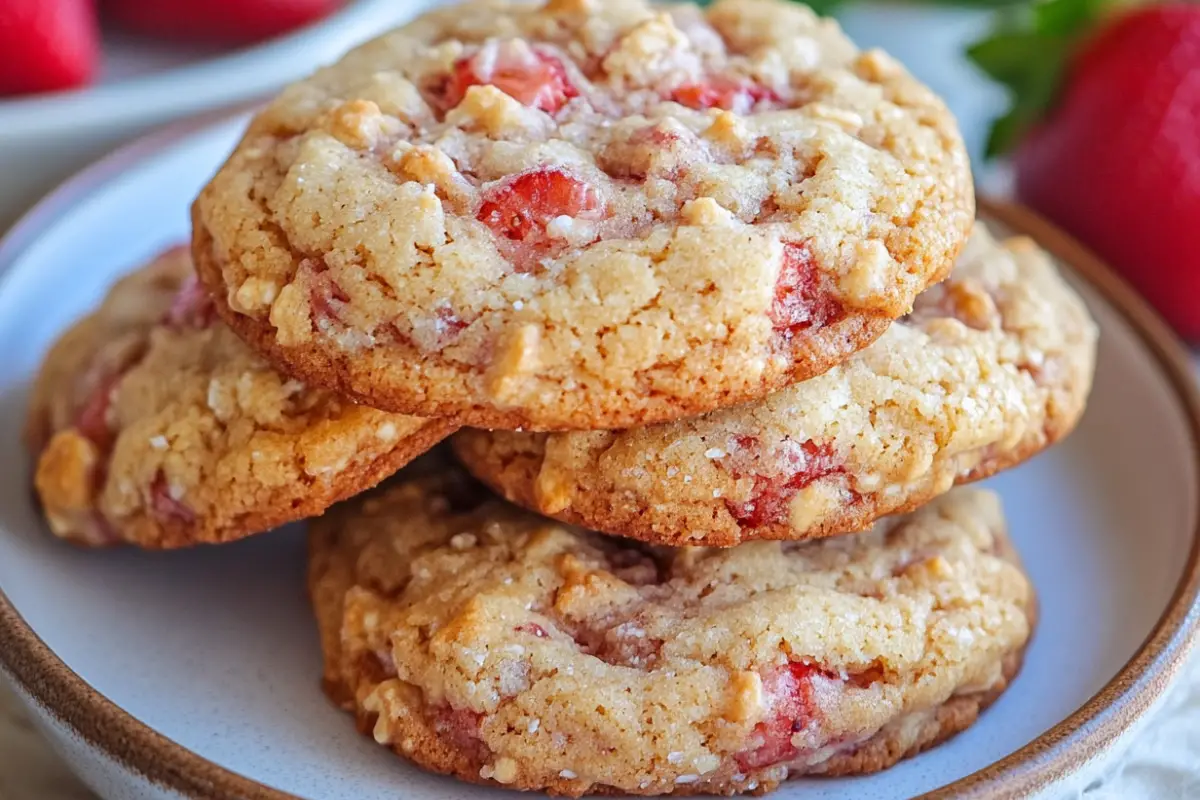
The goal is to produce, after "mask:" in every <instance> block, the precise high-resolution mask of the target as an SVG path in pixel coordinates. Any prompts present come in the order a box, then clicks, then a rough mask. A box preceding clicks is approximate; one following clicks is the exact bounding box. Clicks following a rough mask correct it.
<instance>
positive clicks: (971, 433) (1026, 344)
mask: <svg viewBox="0 0 1200 800" xmlns="http://www.w3.org/2000/svg"><path fill="white" fill-rule="evenodd" d="M1095 348H1096V327H1095V325H1094V323H1093V322H1092V320H1091V318H1090V316H1089V315H1088V312H1087V309H1086V307H1085V306H1084V304H1083V301H1082V300H1081V299H1080V298H1079V296H1078V295H1076V294H1075V292H1074V291H1073V290H1072V289H1071V288H1070V287H1069V286H1068V285H1067V284H1066V283H1065V282H1064V281H1063V279H1062V278H1061V277H1060V276H1059V274H1058V272H1057V270H1056V269H1055V267H1054V265H1053V264H1052V263H1051V261H1050V259H1049V257H1048V256H1047V255H1046V254H1045V253H1044V252H1042V251H1041V250H1040V249H1039V248H1038V247H1037V246H1035V245H1034V244H1033V242H1031V241H1029V240H1028V239H1025V238H1013V239H1008V240H1006V241H1003V242H999V241H996V240H995V239H993V238H992V236H991V234H990V233H989V232H988V231H987V230H986V229H985V227H984V226H983V224H982V223H980V224H977V225H976V228H975V233H974V234H973V235H972V238H971V240H970V242H969V243H968V245H967V248H966V250H965V251H964V253H963V255H962V257H961V258H960V260H959V263H958V266H957V267H956V268H955V271H954V272H953V274H952V275H951V276H950V278H949V280H947V281H946V282H944V283H942V284H940V285H938V286H935V287H933V288H931V289H929V290H928V291H926V292H925V293H924V294H922V295H921V296H920V297H919V298H918V299H917V302H916V307H915V309H914V311H913V312H912V313H911V314H910V315H908V316H907V317H905V318H904V319H903V320H901V321H899V322H897V323H895V324H894V325H892V327H891V328H890V329H889V330H888V332H887V333H886V334H884V336H883V337H882V338H881V339H880V340H879V341H878V342H876V343H875V344H873V345H872V346H871V347H869V348H867V349H865V350H863V351H862V352H860V353H858V354H856V355H855V356H854V357H853V358H851V359H850V360H849V361H847V362H846V363H845V364H842V365H840V366H838V367H835V368H834V369H832V370H830V371H829V372H827V373H825V374H824V375H822V376H820V377H817V378H814V379H812V380H809V381H805V382H803V383H798V384H795V385H793V386H790V387H788V388H787V389H783V390H781V391H779V392H776V393H774V394H772V395H770V396H768V397H767V398H766V399H764V400H762V401H760V402H758V403H755V404H750V405H745V406H741V407H738V408H732V409H725V410H722V411H716V412H713V413H710V414H708V415H706V416H704V417H700V418H696V419H689V420H682V421H679V422H674V423H669V424H664V425H657V426H652V427H648V428H640V429H634V430H628V431H622V432H570V433H554V434H531V433H513V432H503V431H497V432H494V433H489V432H486V431H480V430H464V431H462V432H461V433H460V434H458V436H457V437H456V439H455V447H456V450H457V452H458V454H459V455H460V457H461V458H462V460H463V462H464V463H465V464H466V465H467V466H468V467H469V468H470V469H471V471H472V472H473V473H474V474H475V475H476V476H477V477H479V478H480V479H482V480H483V481H485V482H486V483H488V484H490V485H491V486H492V487H494V488H495V489H496V490H497V491H499V492H501V493H502V494H504V495H505V496H506V497H508V498H509V499H511V500H513V501H515V502H517V503H520V504H521V505H524V506H527V507H529V508H532V509H536V510H538V511H540V512H542V513H543V514H549V515H551V516H554V517H557V518H558V519H562V520H565V521H569V522H573V523H576V524H579V525H584V526H586V527H588V528H593V529H595V530H601V531H605V532H607V533H615V534H621V535H624V536H633V537H636V538H639V539H644V540H647V541H652V542H658V543H663V544H675V545H683V544H704V545H710V546H727V545H733V544H737V543H738V542H741V541H746V540H750V539H797V540H799V539H810V538H815V537H820V536H826V535H830V534H836V533H842V532H845V531H851V530H862V529H864V528H866V527H867V526H869V525H870V524H871V523H872V522H873V521H874V520H875V519H877V518H878V517H880V516H882V515H884V514H893V513H901V512H904V511H909V510H912V509H913V508H916V507H917V506H919V505H920V504H921V503H924V502H926V501H928V500H929V499H930V498H931V497H935V496H936V495H939V494H941V493H943V492H945V491H946V490H947V489H949V488H950V487H951V486H952V485H954V484H955V483H961V482H965V481H971V480H976V479H979V478H983V477H986V476H988V475H992V474H994V473H996V472H999V471H1000V470H1002V469H1005V468H1008V467H1011V466H1013V465H1014V464H1017V463H1019V462H1021V461H1022V460H1024V459H1026V458H1029V457H1030V456H1032V455H1034V454H1036V453H1038V452H1039V451H1041V450H1042V449H1044V448H1046V447H1047V446H1049V445H1051V444H1053V443H1054V442H1056V441H1058V440H1059V439H1061V438H1062V437H1063V436H1065V435H1066V434H1067V433H1069V432H1070V431H1071V429H1072V428H1073V427H1074V426H1075V424H1076V422H1077V421H1078V420H1079V417H1080V416H1081V414H1082V413H1083V409H1084V405H1085V403H1086V399H1087V395H1088V392H1089V390H1090V389H1091V384H1092V371H1093V366H1094V363H1095Z"/></svg>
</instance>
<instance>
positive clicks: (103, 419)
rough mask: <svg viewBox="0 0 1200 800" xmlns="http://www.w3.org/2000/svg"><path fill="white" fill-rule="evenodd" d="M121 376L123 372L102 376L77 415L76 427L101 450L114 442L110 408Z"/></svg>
mask: <svg viewBox="0 0 1200 800" xmlns="http://www.w3.org/2000/svg"><path fill="white" fill-rule="evenodd" d="M121 377H122V374H121V373H120V372H117V373H114V374H112V375H106V376H104V377H103V378H101V379H100V381H99V382H98V383H97V384H96V386H95V388H94V389H92V393H91V394H89V395H88V396H87V399H86V400H84V401H83V405H82V406H80V408H79V413H78V414H76V415H75V425H74V427H75V429H76V430H78V431H79V433H80V434H82V435H83V436H84V437H85V438H87V439H89V440H91V442H92V443H93V444H95V445H96V447H98V448H100V449H101V450H107V449H108V448H109V445H111V444H112V438H113V431H112V429H111V428H110V427H109V425H108V409H109V406H111V405H112V396H113V392H114V391H116V388H117V384H119V383H120V382H121Z"/></svg>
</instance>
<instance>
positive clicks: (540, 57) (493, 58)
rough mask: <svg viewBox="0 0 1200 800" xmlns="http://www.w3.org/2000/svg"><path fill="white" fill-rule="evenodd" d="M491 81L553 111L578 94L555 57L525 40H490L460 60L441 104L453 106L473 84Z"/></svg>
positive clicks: (530, 103) (516, 96) (534, 105)
mask: <svg viewBox="0 0 1200 800" xmlns="http://www.w3.org/2000/svg"><path fill="white" fill-rule="evenodd" d="M482 84H490V85H492V86H495V87H496V88H497V89H499V90H500V91H502V92H504V93H505V94H506V95H508V96H509V97H512V98H513V99H515V100H517V101H519V102H521V103H523V104H525V105H527V106H529V107H530V108H537V109H540V110H542V111H546V112H549V113H551V114H553V113H554V112H555V111H558V110H559V109H560V108H562V107H563V106H564V105H565V104H566V102H567V101H568V100H570V99H571V98H572V97H577V96H578V95H579V92H578V90H576V88H575V86H574V85H573V84H572V83H571V81H570V79H569V78H568V77H567V70H566V68H565V67H563V64H562V62H561V61H559V60H558V59H557V58H555V57H554V56H552V55H550V54H548V53H543V52H540V51H537V50H534V49H532V48H531V47H530V46H529V45H527V44H526V43H525V42H522V41H511V42H488V43H487V44H485V45H484V46H483V47H481V48H480V49H479V52H477V53H476V54H475V55H473V56H470V57H467V58H463V59H460V60H459V61H458V62H457V63H455V65H454V72H453V74H452V75H451V76H450V79H449V81H448V82H447V84H446V87H445V94H444V97H443V98H442V105H443V107H445V108H454V107H455V106H457V105H458V104H459V103H460V102H462V99H463V97H464V96H466V94H467V89H469V88H471V87H472V86H479V85H482Z"/></svg>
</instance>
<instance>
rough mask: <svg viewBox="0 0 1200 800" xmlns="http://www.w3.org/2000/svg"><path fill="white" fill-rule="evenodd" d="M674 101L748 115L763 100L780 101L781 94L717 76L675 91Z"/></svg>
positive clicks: (750, 83)
mask: <svg viewBox="0 0 1200 800" xmlns="http://www.w3.org/2000/svg"><path fill="white" fill-rule="evenodd" d="M671 99H672V100H674V101H675V102H676V103H679V104H680V105H681V106H687V107H688V108H695V109H697V110H703V109H706V108H721V109H724V110H726V111H734V112H736V113H738V114H747V113H749V112H750V111H751V110H753V109H754V107H755V106H757V105H758V104H759V103H762V102H764V101H766V102H772V103H774V102H778V101H779V95H777V94H775V92H774V91H773V90H771V89H769V88H767V87H766V86H763V85H762V84H758V83H755V82H754V81H751V80H749V79H747V78H731V77H729V76H727V75H714V76H712V77H710V78H708V79H707V80H706V81H704V82H703V83H689V84H686V85H684V86H680V87H678V88H676V89H675V90H674V91H672V92H671Z"/></svg>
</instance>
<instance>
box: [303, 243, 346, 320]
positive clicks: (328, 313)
mask: <svg viewBox="0 0 1200 800" xmlns="http://www.w3.org/2000/svg"><path fill="white" fill-rule="evenodd" d="M296 279H297V281H300V282H301V285H304V284H305V283H307V285H308V302H309V305H310V306H312V315H313V324H315V325H316V326H317V329H318V330H322V329H324V328H325V327H327V326H328V325H329V323H330V322H336V323H341V322H342V317H341V315H342V311H343V309H344V308H345V306H346V303H348V302H349V301H350V297H349V295H347V294H346V293H345V292H344V291H342V287H340V286H338V285H337V281H335V280H334V279H333V276H332V275H330V274H329V270H328V269H326V268H325V267H324V265H318V264H317V263H316V262H314V261H312V260H306V261H302V262H301V263H300V268H299V269H298V270H297V271H296Z"/></svg>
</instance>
